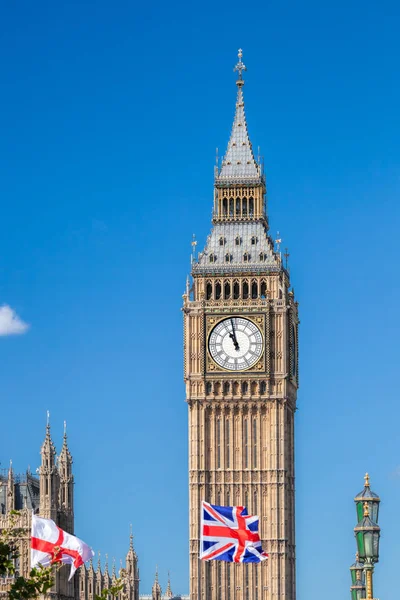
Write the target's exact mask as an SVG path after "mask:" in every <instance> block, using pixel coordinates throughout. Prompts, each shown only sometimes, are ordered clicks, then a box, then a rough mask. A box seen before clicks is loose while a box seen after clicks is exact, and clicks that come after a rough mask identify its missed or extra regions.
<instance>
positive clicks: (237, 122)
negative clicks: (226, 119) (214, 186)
mask: <svg viewBox="0 0 400 600" xmlns="http://www.w3.org/2000/svg"><path fill="white" fill-rule="evenodd" d="M242 56H243V53H242V50H241V49H240V50H239V52H238V57H239V61H238V63H237V65H236V66H235V68H234V71H237V72H238V79H237V81H236V85H237V88H238V90H237V98H236V110H235V118H234V119H233V126H232V132H231V137H230V140H229V143H228V148H227V150H226V153H225V156H224V159H223V161H222V166H221V169H220V170H219V172H218V174H217V176H216V183H229V182H232V183H243V184H246V183H254V182H258V181H260V179H261V167H260V165H259V164H257V162H256V159H255V158H254V154H253V148H252V145H251V142H250V138H249V133H248V130H247V123H246V115H245V111H244V98H243V86H244V80H243V75H242V74H243V71H246V70H247V69H246V67H245V65H244V64H243V62H242Z"/></svg>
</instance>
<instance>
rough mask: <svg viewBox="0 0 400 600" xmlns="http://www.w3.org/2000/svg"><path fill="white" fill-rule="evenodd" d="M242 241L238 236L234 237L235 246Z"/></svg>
mask: <svg viewBox="0 0 400 600" xmlns="http://www.w3.org/2000/svg"><path fill="white" fill-rule="evenodd" d="M241 243H242V240H241V238H240V237H239V236H236V238H235V246H240V244H241Z"/></svg>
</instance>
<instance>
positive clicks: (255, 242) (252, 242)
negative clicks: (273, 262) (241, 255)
mask: <svg viewBox="0 0 400 600" xmlns="http://www.w3.org/2000/svg"><path fill="white" fill-rule="evenodd" d="M256 244H257V238H256V236H255V235H253V237H252V238H251V245H252V246H255V245H256Z"/></svg>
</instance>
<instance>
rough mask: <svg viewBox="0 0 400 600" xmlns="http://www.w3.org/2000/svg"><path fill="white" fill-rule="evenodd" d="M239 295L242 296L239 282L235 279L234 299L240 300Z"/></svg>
mask: <svg viewBox="0 0 400 600" xmlns="http://www.w3.org/2000/svg"><path fill="white" fill-rule="evenodd" d="M239 296H240V291H239V282H238V281H235V282H234V283H233V299H234V300H238V298H239Z"/></svg>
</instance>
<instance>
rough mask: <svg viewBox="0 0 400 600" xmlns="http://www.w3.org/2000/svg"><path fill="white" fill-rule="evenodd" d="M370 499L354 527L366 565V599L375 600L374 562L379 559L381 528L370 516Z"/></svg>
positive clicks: (361, 559)
mask: <svg viewBox="0 0 400 600" xmlns="http://www.w3.org/2000/svg"><path fill="white" fill-rule="evenodd" d="M368 504H369V503H368V501H365V502H364V513H363V517H362V519H360V521H359V523H358V525H357V526H356V527H354V533H355V536H356V540H357V549H358V556H359V561H360V562H361V563H363V565H364V572H365V582H366V596H365V600H373V598H374V595H373V583H372V575H373V572H374V564H375V563H377V562H378V561H379V537H380V531H381V528H380V527H379V525H378V524H377V523H375V522H374V521H372V519H371V517H370V516H369V506H368Z"/></svg>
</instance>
